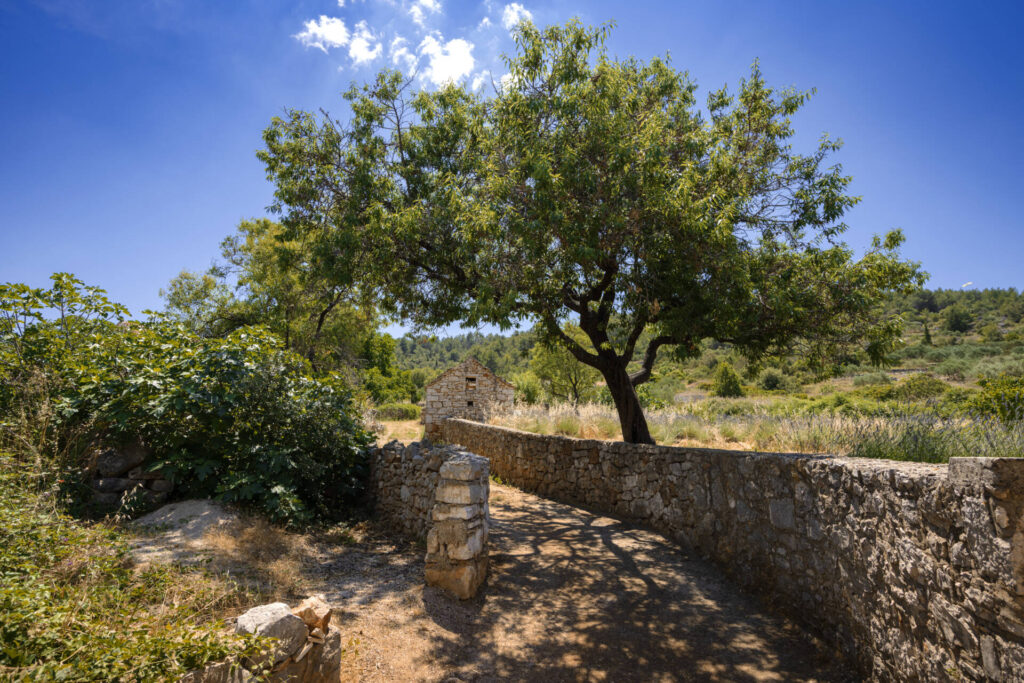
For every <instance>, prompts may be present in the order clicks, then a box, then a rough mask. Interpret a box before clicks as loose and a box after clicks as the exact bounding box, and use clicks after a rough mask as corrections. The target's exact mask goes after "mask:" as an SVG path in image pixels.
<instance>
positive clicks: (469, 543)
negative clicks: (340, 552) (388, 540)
mask: <svg viewBox="0 0 1024 683" xmlns="http://www.w3.org/2000/svg"><path fill="white" fill-rule="evenodd" d="M489 472H490V470H489V463H488V462H487V459H486V458H482V457H480V456H477V455H474V454H472V453H468V452H466V451H465V450H463V449H460V448H458V447H455V446H434V445H431V443H430V442H429V441H423V442H414V443H411V444H409V445H408V446H405V445H403V444H402V443H400V442H398V441H392V442H391V443H389V444H387V445H385V446H382V447H380V448H378V449H376V450H375V451H374V452H373V455H372V458H371V462H370V486H371V488H372V490H373V492H374V497H375V502H376V512H377V515H378V516H379V517H380V518H381V519H382V520H383V521H384V522H385V523H387V524H389V525H390V526H392V527H393V528H395V529H397V530H399V531H401V532H402V533H404V534H406V535H408V536H411V537H413V538H418V539H425V540H426V542H427V555H426V566H425V570H424V572H425V578H426V581H427V583H428V584H430V585H432V586H438V587H440V588H443V589H445V590H448V591H450V592H451V593H452V594H454V595H455V596H456V597H458V598H461V599H463V600H465V599H467V598H471V597H473V596H474V595H475V594H476V592H477V591H478V590H479V588H480V586H481V585H482V584H483V582H484V579H486V577H487V540H488V535H489V532H490V518H489V510H488V506H487V498H488V493H489V491H490V479H489Z"/></svg>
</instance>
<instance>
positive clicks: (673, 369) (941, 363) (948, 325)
mask: <svg viewBox="0 0 1024 683" xmlns="http://www.w3.org/2000/svg"><path fill="white" fill-rule="evenodd" d="M885 313H886V314H894V313H898V314H900V315H902V317H903V318H904V321H905V328H904V329H905V332H904V342H905V343H904V345H903V347H902V348H901V349H900V350H899V351H897V353H896V354H895V355H894V356H893V358H892V360H893V366H892V367H891V368H890V372H893V371H895V372H900V371H903V372H914V371H918V372H920V371H925V372H930V373H933V374H935V375H936V376H938V377H942V378H944V379H946V380H948V381H953V382H961V383H966V384H968V385H973V384H974V383H975V382H976V381H977V379H978V378H979V377H982V376H986V375H992V374H998V373H1000V372H1009V373H1011V374H1024V294H1022V293H1020V292H1018V291H1017V290H1016V289H1015V288H1009V289H982V290H950V289H935V290H923V291H921V292H918V293H916V294H912V295H910V296H906V297H895V298H893V300H892V301H891V302H890V303H889V305H888V306H887V307H886V311H885ZM925 330H927V334H926V332H925ZM534 341H535V335H534V334H533V333H532V332H520V333H515V334H512V335H509V336H502V335H500V334H480V333H477V332H470V333H467V334H460V335H456V336H452V337H443V338H438V337H428V336H412V335H406V336H405V337H402V338H401V339H399V340H397V345H396V349H395V354H396V362H397V364H398V366H399V367H400V368H402V369H406V370H414V369H424V370H427V371H428V373H429V374H435V373H437V372H440V371H442V370H444V369H445V368H448V367H451V366H452V365H454V364H456V363H458V362H460V361H462V360H463V359H465V358H466V357H467V356H475V357H476V358H478V359H479V360H480V362H482V363H483V364H484V365H486V366H487V367H488V368H490V369H491V370H493V371H494V372H496V373H498V374H499V375H502V376H504V377H509V378H513V377H515V376H516V375H519V374H520V373H524V372H526V371H527V370H528V369H529V356H530V350H531V349H532V348H533V345H534ZM641 347H642V344H641ZM721 360H727V361H729V362H731V363H733V364H734V365H735V366H736V367H737V368H738V369H740V370H742V369H744V368H745V366H746V363H745V361H744V360H743V359H742V358H740V357H738V356H737V355H736V354H735V353H733V352H732V351H731V349H730V348H729V346H728V345H722V344H716V343H714V342H710V341H709V342H707V343H706V345H705V352H704V354H703V355H702V357H701V358H698V359H693V360H689V361H686V362H683V363H679V362H678V361H675V360H673V359H672V358H671V357H670V355H669V354H666V353H663V354H661V356H659V359H658V363H657V365H656V366H655V370H656V373H655V374H656V378H655V381H653V382H652V383H651V386H650V388H649V391H652V392H653V393H655V394H657V395H659V396H661V397H663V398H665V399H668V400H671V399H670V397H672V396H674V395H675V394H677V393H679V392H682V391H686V390H687V389H686V388H687V387H692V386H695V384H694V382H696V381H700V380H706V379H707V378H709V377H710V375H711V373H712V371H713V369H714V368H715V366H716V364H717V363H718V362H719V361H721ZM862 363H865V364H864V365H862ZM768 365H769V366H774V371H775V372H779V373H781V374H782V375H783V376H784V377H787V378H788V380H786V381H785V382H784V383H783V386H785V387H787V388H788V389H789V390H790V391H800V390H801V387H803V386H805V385H807V384H808V383H810V382H814V381H815V378H814V377H812V376H811V375H810V374H809V373H808V372H807V370H806V369H805V368H804V367H803V363H802V362H801V359H800V358H798V357H791V358H787V359H777V360H776V361H773V362H769V364H768ZM875 371H876V370H875V369H873V368H871V367H869V366H867V365H866V359H861V358H849V359H846V360H845V361H844V363H843V368H842V370H840V374H841V375H847V376H858V375H863V374H864V373H871V372H875ZM747 379H748V381H755V380H754V378H753V377H748V378H747Z"/></svg>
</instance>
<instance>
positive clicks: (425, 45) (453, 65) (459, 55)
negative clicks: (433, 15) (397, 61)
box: [419, 34, 475, 85]
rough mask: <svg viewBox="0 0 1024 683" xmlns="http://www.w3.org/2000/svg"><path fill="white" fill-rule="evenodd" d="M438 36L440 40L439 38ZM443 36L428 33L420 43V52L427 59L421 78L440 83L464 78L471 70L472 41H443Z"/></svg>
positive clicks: (472, 62)
mask: <svg viewBox="0 0 1024 683" xmlns="http://www.w3.org/2000/svg"><path fill="white" fill-rule="evenodd" d="M439 38H440V40H439ZM443 40H444V38H443V37H441V35H440V34H437V37H435V36H433V35H429V36H427V37H426V38H424V39H423V42H421V43H420V47H419V51H420V54H421V55H423V56H424V57H426V58H427V59H428V62H427V67H426V68H425V69H424V70H423V73H422V75H423V78H426V79H427V80H429V81H431V82H433V83H434V85H441V84H443V83H447V82H448V81H457V80H460V79H462V78H465V77H466V76H468V75H469V73H470V72H471V71H472V70H473V64H474V63H475V62H474V60H473V43H471V42H469V41H467V40H463V39H462V38H452V39H451V40H449V41H448V42H447V43H443V42H442V41H443Z"/></svg>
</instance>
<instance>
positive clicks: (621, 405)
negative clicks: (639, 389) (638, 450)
mask: <svg viewBox="0 0 1024 683" xmlns="http://www.w3.org/2000/svg"><path fill="white" fill-rule="evenodd" d="M601 374H602V375H604V379H605V381H606V382H607V383H608V391H610V392H611V393H612V399H613V400H614V401H615V410H616V411H618V413H619V425H620V426H621V427H622V440H623V441H625V442H626V443H649V444H653V443H654V439H652V438H651V432H650V430H649V429H647V418H646V417H644V409H643V408H642V407H641V406H640V400H639V399H638V398H637V397H636V389H634V388H633V382H632V381H631V380H630V379H629V373H628V372H626V368H624V367H616V368H613V369H612V370H611V371H610V372H607V373H605V372H602V373H601Z"/></svg>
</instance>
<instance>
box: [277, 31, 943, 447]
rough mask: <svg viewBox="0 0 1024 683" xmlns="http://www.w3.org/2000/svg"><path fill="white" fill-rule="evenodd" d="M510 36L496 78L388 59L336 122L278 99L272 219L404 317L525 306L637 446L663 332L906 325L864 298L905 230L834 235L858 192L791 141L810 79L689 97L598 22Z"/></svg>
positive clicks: (675, 346)
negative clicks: (855, 238) (589, 377)
mask: <svg viewBox="0 0 1024 683" xmlns="http://www.w3.org/2000/svg"><path fill="white" fill-rule="evenodd" d="M515 35H516V41H517V46H518V49H517V53H516V55H515V56H513V57H511V58H509V59H508V60H507V66H508V71H509V73H508V76H507V77H506V78H504V79H502V83H501V84H500V85H498V86H497V87H496V92H494V93H493V94H492V95H490V96H480V95H476V94H474V93H473V92H471V91H469V90H467V89H466V88H465V87H462V86H458V85H449V86H447V87H445V88H442V89H440V90H439V91H436V92H426V91H419V92H413V88H411V87H410V81H406V80H403V78H402V76H401V75H400V74H398V73H395V72H383V73H381V74H380V75H379V76H378V78H377V79H376V81H375V82H374V83H372V84H368V85H366V86H364V87H363V88H353V89H352V90H350V91H349V92H348V93H347V95H346V98H347V100H348V102H349V104H350V112H349V116H348V117H347V120H346V121H345V122H344V123H343V122H341V121H339V120H336V119H333V118H331V117H330V116H328V115H320V116H318V115H314V114H311V113H307V112H302V111H289V112H288V113H287V116H286V117H285V118H283V119H280V118H279V119H275V120H274V121H273V122H272V124H271V125H270V127H268V129H267V130H266V131H265V133H264V141H265V143H266V149H265V150H263V151H261V152H260V157H261V159H262V160H263V161H264V162H265V164H266V166H267V170H268V176H269V177H270V178H271V179H272V180H273V181H274V183H275V185H276V203H275V206H274V208H275V209H276V210H277V211H279V212H280V214H281V217H282V222H283V224H284V225H285V226H286V228H287V230H288V231H290V232H291V233H293V234H301V235H303V236H304V237H305V238H306V239H312V240H314V241H315V242H316V243H317V244H318V245H320V246H319V248H318V253H319V254H320V255H321V259H320V262H321V263H324V264H328V265H329V267H331V268H333V269H335V270H336V271H337V272H339V273H343V277H344V278H346V279H352V280H353V281H357V282H359V283H361V284H362V285H363V286H364V287H367V288H372V289H374V290H375V291H377V292H378V294H379V297H380V301H381V303H382V304H383V305H384V306H385V307H386V308H387V309H390V310H391V311H392V312H394V313H395V314H397V315H400V316H402V317H404V318H405V319H407V320H411V321H412V322H414V323H415V324H417V325H419V326H422V327H432V326H437V325H443V324H447V323H451V322H454V321H464V322H467V323H469V324H478V323H491V324H497V325H499V326H502V327H506V328H507V327H508V326H511V325H512V324H514V323H516V322H517V321H532V322H536V323H538V327H539V329H540V331H541V333H542V335H543V336H544V337H545V338H546V340H547V341H551V342H555V343H558V344H561V345H563V346H564V347H565V348H566V349H567V350H568V351H569V352H570V353H571V354H572V355H573V356H574V357H575V358H576V359H578V360H579V361H580V362H582V363H585V364H586V365H589V366H591V367H594V368H596V369H597V370H598V371H599V372H600V373H601V375H602V376H603V377H604V379H605V381H606V382H607V385H608V388H609V390H610V391H611V394H612V397H613V398H614V401H615V405H616V408H617V410H618V414H619V419H620V422H621V425H622V434H623V438H624V439H625V440H626V441H630V442H651V437H650V433H649V431H648V428H647V423H646V420H645V418H644V415H643V411H642V409H641V407H640V403H639V402H638V400H637V396H636V391H635V387H636V386H638V385H639V384H640V383H642V382H645V381H646V380H648V379H649V378H650V376H651V370H652V367H653V365H654V361H655V359H656V357H657V354H658V352H659V350H660V349H663V348H666V349H671V350H673V351H674V352H675V353H676V354H677V355H678V356H679V357H681V358H683V357H687V356H691V355H694V354H697V353H699V350H700V348H701V344H700V342H701V340H702V339H705V338H711V339H717V340H719V341H722V342H727V343H730V344H733V345H734V346H735V347H736V348H737V349H739V350H741V351H742V352H743V353H745V354H746V355H747V356H748V357H749V358H751V359H753V360H756V359H758V358H761V357H763V356H765V355H767V354H772V353H777V352H783V351H789V350H792V349H793V348H794V347H797V346H799V347H800V349H801V351H802V353H803V354H804V356H805V357H806V358H807V360H808V361H809V362H811V363H812V364H814V365H817V366H819V367H827V365H828V364H829V362H830V359H833V358H835V357H836V356H837V355H839V354H842V353H848V352H849V351H850V350H851V349H853V348H855V347H857V346H861V347H863V350H864V351H866V353H867V355H868V356H870V358H871V359H873V360H875V361H880V360H881V359H883V358H884V356H885V354H886V353H887V352H888V351H889V350H890V349H891V348H892V347H893V344H894V343H895V340H896V338H897V335H898V331H899V324H898V323H899V321H898V319H896V318H893V317H879V315H880V314H879V310H880V309H879V304H880V302H881V301H882V300H883V299H884V298H885V297H886V296H887V295H889V294H891V293H892V292H893V291H904V290H910V289H911V288H913V287H914V286H919V284H920V282H921V280H922V277H923V276H922V274H921V273H920V272H919V270H918V267H917V266H916V265H915V264H912V263H906V262H903V261H901V260H899V258H898V255H897V252H896V250H897V248H898V247H899V245H900V243H901V241H902V236H901V235H900V234H899V233H898V232H894V233H890V234H888V235H886V236H885V237H883V238H876V239H875V241H874V243H873V245H872V247H871V248H870V249H869V250H868V252H867V253H866V254H865V255H863V256H862V257H860V258H859V259H858V258H855V257H854V254H853V252H852V251H851V250H850V249H849V248H848V247H847V246H846V245H845V244H843V243H842V242H841V241H839V236H840V235H841V233H842V232H843V231H844V230H845V229H846V225H845V224H844V223H843V222H842V218H843V215H844V213H845V212H846V211H847V210H848V209H849V208H850V207H851V206H853V205H854V204H855V203H856V202H857V198H856V197H853V196H850V195H848V194H847V187H848V184H849V181H850V179H849V178H848V177H846V176H844V175H843V173H842V170H841V168H840V167H839V166H838V165H831V166H830V165H828V163H829V162H828V158H829V155H830V154H831V153H832V152H834V151H835V150H837V149H838V147H839V143H838V142H836V141H833V140H831V139H828V138H827V137H825V138H823V139H822V140H821V142H820V144H819V145H818V147H817V149H816V150H814V151H813V152H811V153H810V154H807V155H803V154H798V153H796V152H794V151H793V149H792V148H791V145H790V139H791V138H792V136H793V130H792V127H791V124H790V117H791V116H792V115H793V114H794V113H795V112H796V111H797V110H798V109H799V108H800V106H801V105H803V104H804V102H805V101H806V100H807V98H808V94H807V93H799V92H795V91H792V90H782V91H776V90H773V89H771V88H769V87H768V86H767V85H766V83H765V80H764V79H763V78H762V76H761V73H760V71H759V69H758V67H757V66H756V65H755V67H754V69H753V72H752V73H751V75H750V77H749V78H747V79H745V80H743V81H741V83H740V86H739V89H738V92H737V93H736V94H735V95H732V94H730V93H729V92H727V91H726V90H724V89H723V90H720V91H714V92H711V93H710V94H709V95H708V97H707V102H706V108H705V109H703V110H702V108H701V107H700V106H698V103H697V99H696V96H695V92H696V86H695V85H694V83H693V82H692V81H691V80H690V79H689V77H688V76H687V75H686V74H685V73H682V72H679V71H677V70H676V69H674V68H673V67H672V66H671V65H670V64H669V62H668V60H667V59H664V60H663V59H652V60H650V61H648V62H644V61H640V60H637V59H634V58H629V59H625V60H617V59H613V58H612V57H610V56H609V55H608V54H607V52H606V51H605V48H604V41H605V38H606V35H607V29H606V28H602V29H593V28H587V27H584V26H582V25H580V24H579V23H577V22H570V23H568V24H566V25H565V26H554V27H549V28H547V29H544V30H540V29H538V28H536V27H534V26H533V25H532V24H529V23H524V24H520V26H519V27H518V29H517V30H516V34H515ZM567 322H571V323H574V324H576V325H578V326H579V328H580V329H581V330H582V331H583V333H584V334H585V335H586V339H587V340H588V343H586V344H581V343H580V342H579V341H577V340H576V339H574V338H573V337H572V336H571V335H568V334H566V333H565V331H564V329H565V328H564V324H565V323H567ZM641 340H643V343H644V344H645V347H644V348H642V349H641V348H638V343H640V342H641ZM634 357H637V358H639V359H640V360H639V364H638V365H636V364H634V365H633V366H632V367H631V366H630V363H631V361H633V359H634ZM631 370H632V371H631Z"/></svg>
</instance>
